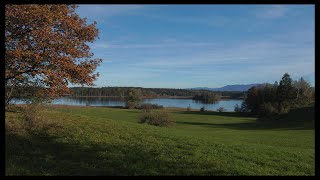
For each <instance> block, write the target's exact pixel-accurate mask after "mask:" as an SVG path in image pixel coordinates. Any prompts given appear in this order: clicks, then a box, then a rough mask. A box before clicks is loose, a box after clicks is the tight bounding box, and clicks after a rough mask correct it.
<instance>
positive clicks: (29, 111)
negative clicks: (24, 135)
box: [21, 102, 45, 129]
mask: <svg viewBox="0 0 320 180" xmlns="http://www.w3.org/2000/svg"><path fill="white" fill-rule="evenodd" d="M44 108H45V106H44V105H43V104H42V103H39V102H32V103H30V104H27V105H24V106H23V107H22V108H21V112H22V115H23V117H24V119H25V125H26V128H27V129H35V128H37V127H38V126H39V124H41V123H40V121H41V119H42V117H41V114H40V112H41V111H42V110H44Z"/></svg>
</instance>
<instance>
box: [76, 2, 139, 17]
mask: <svg viewBox="0 0 320 180" xmlns="http://www.w3.org/2000/svg"><path fill="white" fill-rule="evenodd" d="M143 7H144V6H143V5H136V4H135V5H103V4H101V5H79V8H78V9H77V12H78V13H79V14H81V15H84V16H90V17H111V16H115V15H120V14H127V13H129V12H132V11H135V10H138V9H141V8H143Z"/></svg>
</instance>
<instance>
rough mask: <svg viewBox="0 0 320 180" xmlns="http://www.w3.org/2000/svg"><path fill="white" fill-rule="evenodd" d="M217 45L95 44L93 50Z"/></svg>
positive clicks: (211, 44) (202, 43) (168, 42)
mask: <svg viewBox="0 0 320 180" xmlns="http://www.w3.org/2000/svg"><path fill="white" fill-rule="evenodd" d="M215 45H217V44H216V43H208V42H177V41H175V42H174V41H172V42H170V41H167V42H161V43H157V44H155V43H149V44H112V43H101V42H100V43H95V44H93V45H92V48H106V49H113V48H118V49H150V48H173V47H175V48H178V47H201V46H211V47H213V46H215Z"/></svg>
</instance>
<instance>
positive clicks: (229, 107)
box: [15, 97, 242, 111]
mask: <svg viewBox="0 0 320 180" xmlns="http://www.w3.org/2000/svg"><path fill="white" fill-rule="evenodd" d="M15 103H16V104H19V103H21V101H20V102H19V101H16V102H15ZM143 103H152V104H158V105H162V106H164V107H178V108H187V107H188V106H190V108H191V109H200V108H201V107H203V106H204V107H205V109H206V110H217V109H218V108H219V107H223V108H225V109H226V111H234V106H235V105H236V104H238V105H241V103H242V100H238V99H230V100H227V99H223V100H220V101H218V102H217V103H215V104H204V103H201V102H198V101H195V100H192V99H171V98H170V99H169V98H153V99H144V100H143ZM52 104H63V105H75V106H125V102H124V101H123V100H121V99H119V98H110V97H62V98H58V99H55V100H54V101H53V102H52Z"/></svg>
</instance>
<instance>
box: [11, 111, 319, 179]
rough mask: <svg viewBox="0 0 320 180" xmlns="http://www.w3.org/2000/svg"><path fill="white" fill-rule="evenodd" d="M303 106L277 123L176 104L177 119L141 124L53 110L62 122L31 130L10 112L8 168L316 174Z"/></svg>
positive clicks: (119, 114) (130, 117) (123, 115)
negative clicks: (181, 107)
mask: <svg viewBox="0 0 320 180" xmlns="http://www.w3.org/2000/svg"><path fill="white" fill-rule="evenodd" d="M307 110H309V109H307ZM305 112H306V110H303V111H297V112H293V113H292V115H291V116H290V118H291V119H292V121H295V122H294V123H290V124H288V123H281V122H280V123H276V125H275V123H264V122H259V123H257V122H256V119H255V118H251V117H241V116H235V115H236V114H235V113H220V114H219V113H213V112H204V113H200V112H184V111H177V110H171V114H172V116H174V118H175V119H176V120H177V124H176V125H174V126H173V127H170V128H161V127H154V126H150V125H145V124H139V123H137V117H138V116H139V114H140V113H141V112H140V111H139V110H127V109H114V108H79V107H68V108H50V110H47V111H44V112H43V116H44V117H46V118H45V120H46V122H49V123H56V124H57V125H59V127H54V128H49V129H46V130H38V131H33V132H32V133H30V132H28V131H24V130H23V127H22V124H21V121H22V118H21V117H20V115H19V113H12V112H8V113H6V124H7V125H8V128H7V129H8V130H7V131H6V174H7V175H313V174H314V129H313V127H312V126H310V125H309V124H306V123H302V122H298V121H299V120H300V119H297V117H298V118H300V116H299V115H301V114H303V113H305ZM311 113H312V112H311ZM301 117H302V118H305V117H306V116H304V115H302V116H301ZM308 118H313V117H308Z"/></svg>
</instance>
